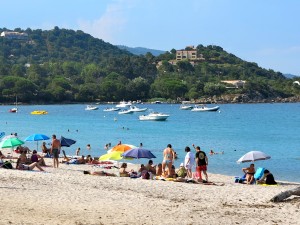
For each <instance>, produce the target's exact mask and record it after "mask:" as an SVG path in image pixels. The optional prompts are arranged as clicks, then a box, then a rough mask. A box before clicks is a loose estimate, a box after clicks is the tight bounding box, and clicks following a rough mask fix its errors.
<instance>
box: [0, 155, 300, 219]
mask: <svg viewBox="0 0 300 225" xmlns="http://www.w3.org/2000/svg"><path fill="white" fill-rule="evenodd" d="M47 164H48V165H51V164H52V163H51V161H49V159H48V160H47ZM133 167H135V165H134V166H133ZM44 169H45V171H46V172H40V171H36V170H34V171H20V170H16V169H12V170H8V169H0V177H1V186H0V187H1V192H0V196H1V207H0V210H1V220H0V224H300V217H299V211H300V199H299V197H292V198H291V199H288V200H287V201H285V202H283V203H272V202H270V199H271V198H272V197H273V196H274V195H276V194H279V193H280V192H282V191H285V190H288V189H292V188H295V187H297V184H291V183H284V184H281V185H279V186H261V185H245V184H238V183H234V178H233V177H230V176H224V175H218V174H210V173H209V179H210V181H213V182H215V183H216V184H221V183H224V186H218V185H204V184H192V183H179V182H172V181H160V180H144V179H140V178H138V179H131V178H125V177H102V176H92V175H84V174H83V171H84V170H94V171H99V170H102V169H101V168H97V167H93V166H92V165H66V164H60V168H59V169H54V168H52V167H44ZM107 171H109V170H107ZM110 171H111V172H116V169H111V170H110Z"/></svg>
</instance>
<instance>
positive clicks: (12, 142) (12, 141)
mask: <svg viewBox="0 0 300 225" xmlns="http://www.w3.org/2000/svg"><path fill="white" fill-rule="evenodd" d="M22 144H24V141H22V140H20V139H18V138H17V137H16V136H14V137H11V138H7V139H4V140H2V141H1V142H0V148H13V147H16V146H20V145H22Z"/></svg>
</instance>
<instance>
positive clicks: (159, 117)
mask: <svg viewBox="0 0 300 225" xmlns="http://www.w3.org/2000/svg"><path fill="white" fill-rule="evenodd" d="M169 116H170V115H168V114H164V113H160V112H152V113H149V114H148V115H141V116H139V120H148V121H165V120H166V119H167V118H168V117H169Z"/></svg>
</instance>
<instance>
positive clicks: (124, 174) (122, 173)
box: [119, 163, 134, 177]
mask: <svg viewBox="0 0 300 225" xmlns="http://www.w3.org/2000/svg"><path fill="white" fill-rule="evenodd" d="M126 168H127V163H122V165H121V167H120V169H119V173H120V177H130V174H131V173H133V172H134V171H133V170H131V171H130V172H128V171H127V170H126Z"/></svg>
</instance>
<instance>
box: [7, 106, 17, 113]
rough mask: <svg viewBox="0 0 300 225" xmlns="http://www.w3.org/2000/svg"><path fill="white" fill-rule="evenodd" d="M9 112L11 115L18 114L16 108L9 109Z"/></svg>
mask: <svg viewBox="0 0 300 225" xmlns="http://www.w3.org/2000/svg"><path fill="white" fill-rule="evenodd" d="M9 112H11V113H16V112H18V108H17V107H15V108H11V109H10V110H9Z"/></svg>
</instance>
